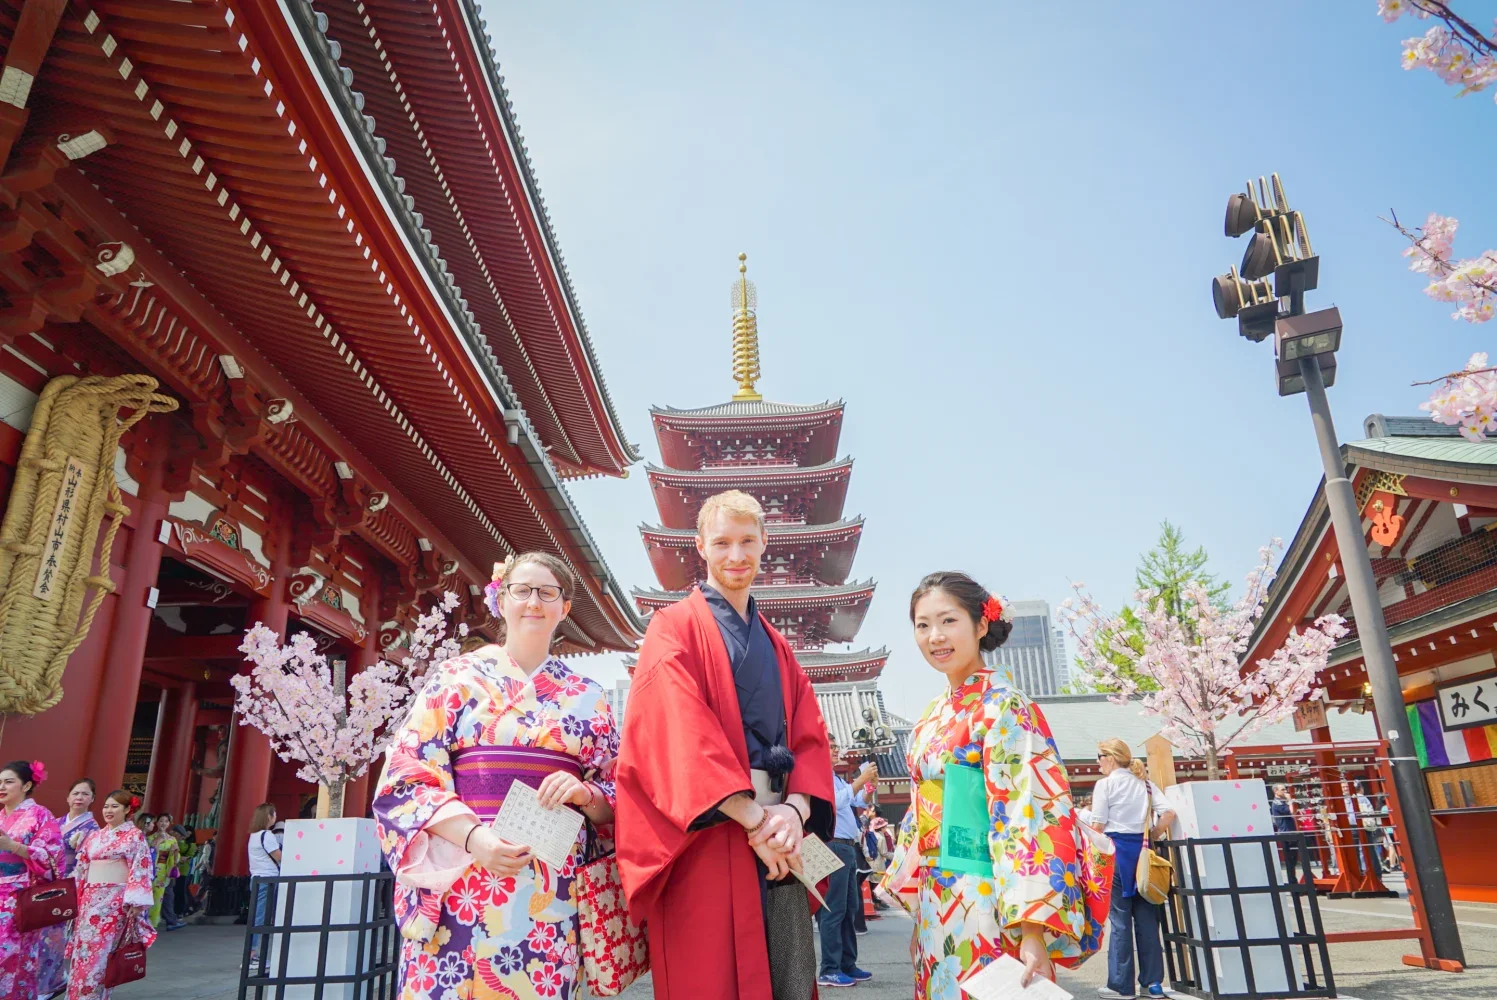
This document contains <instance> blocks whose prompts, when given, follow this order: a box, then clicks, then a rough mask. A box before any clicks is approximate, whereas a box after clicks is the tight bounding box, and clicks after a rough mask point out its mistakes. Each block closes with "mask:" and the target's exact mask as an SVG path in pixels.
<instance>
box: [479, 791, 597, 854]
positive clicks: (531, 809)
mask: <svg viewBox="0 0 1497 1000" xmlns="http://www.w3.org/2000/svg"><path fill="white" fill-rule="evenodd" d="M493 830H494V832H495V833H496V834H498V835H499V836H501V837H503V838H504V839H505V840H507V841H509V842H510V843H511V844H525V845H528V846H529V848H530V853H531V854H533V855H535V856H536V858H538V859H539V860H541V861H544V862H545V863H546V864H548V865H550V866H551V867H552V868H560V867H561V866H562V865H564V864H566V863H567V856H568V855H570V854H571V853H572V846H573V845H574V844H576V843H577V834H578V833H580V832H581V831H582V814H581V813H580V812H578V811H577V810H575V809H572V808H570V807H568V806H561V807H559V808H556V809H546V808H544V807H542V806H541V800H540V796H539V795H537V794H536V791H535V789H534V788H531V787H530V786H529V785H527V784H525V782H523V781H516V782H515V783H514V784H513V785H510V786H509V792H508V793H507V794H506V795H505V796H504V803H503V805H501V806H500V807H499V815H497V816H495V817H494V822H493Z"/></svg>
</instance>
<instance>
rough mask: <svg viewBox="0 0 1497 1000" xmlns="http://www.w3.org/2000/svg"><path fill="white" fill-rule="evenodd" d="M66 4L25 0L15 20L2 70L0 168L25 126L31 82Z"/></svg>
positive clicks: (43, 0) (2, 167)
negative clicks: (13, 31)
mask: <svg viewBox="0 0 1497 1000" xmlns="http://www.w3.org/2000/svg"><path fill="white" fill-rule="evenodd" d="M66 7H67V0H25V3H24V4H23V5H22V7H21V16H20V17H19V18H17V19H16V30H15V33H14V34H13V35H12V36H11V40H10V48H9V49H8V50H7V51H6V53H5V68H4V70H0V170H3V169H4V167H5V164H6V162H7V161H8V160H9V159H10V151H11V147H12V146H14V145H15V142H16V140H17V139H18V138H20V135H21V132H22V131H23V130H24V129H25V128H26V119H27V117H28V112H27V110H26V100H27V98H29V97H30V96H31V84H32V83H33V82H34V81H35V80H36V74H37V73H38V72H39V71H40V70H41V68H42V60H43V59H45V58H46V56H47V50H48V49H50V48H51V47H52V39H53V37H54V36H55V35H56V34H57V24H58V22H59V21H61V20H62V12H63V10H64V9H65V8H66Z"/></svg>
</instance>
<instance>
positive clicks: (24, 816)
mask: <svg viewBox="0 0 1497 1000" xmlns="http://www.w3.org/2000/svg"><path fill="white" fill-rule="evenodd" d="M46 777H47V771H46V768H44V767H42V763H41V761H32V762H30V763H27V762H26V761H24V760H13V761H11V762H10V763H9V764H6V765H5V766H4V767H0V997H5V998H7V1000H8V998H10V997H34V996H36V995H37V991H38V989H39V986H40V975H41V970H42V964H43V959H45V958H47V955H46V954H45V952H46V951H47V947H48V942H49V941H51V940H52V935H49V933H48V932H49V931H50V930H51V928H43V929H41V930H39V931H27V932H26V933H24V934H23V933H21V932H20V931H17V930H16V924H15V920H16V897H17V896H18V895H19V894H20V893H21V892H22V891H24V890H26V889H29V888H31V887H32V886H33V885H38V884H40V883H43V882H50V881H52V880H53V879H55V878H56V877H57V865H58V863H59V862H60V861H61V860H62V832H61V830H60V828H59V827H58V825H57V820H56V818H54V817H53V815H52V813H51V812H49V811H48V810H47V807H46V806H43V805H40V804H39V803H37V802H36V801H35V800H34V799H32V797H31V793H32V792H33V791H34V790H35V789H36V786H37V785H39V784H41V783H42V782H43V781H44V780H46Z"/></svg>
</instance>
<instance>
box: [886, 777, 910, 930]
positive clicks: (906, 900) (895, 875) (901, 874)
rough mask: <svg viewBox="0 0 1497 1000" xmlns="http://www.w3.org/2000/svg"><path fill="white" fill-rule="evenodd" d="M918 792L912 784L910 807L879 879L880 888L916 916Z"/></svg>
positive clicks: (900, 825) (901, 821)
mask: <svg viewBox="0 0 1497 1000" xmlns="http://www.w3.org/2000/svg"><path fill="white" fill-rule="evenodd" d="M918 794H919V792H918V791H917V790H916V788H915V783H914V782H913V781H911V782H910V807H909V808H908V809H906V810H905V813H904V819H902V820H900V822H899V835H898V836H897V837H896V838H895V839H894V847H893V848H892V850H891V851H890V853H889V863H888V864H887V865H886V866H885V867H884V874H883V875H882V876H881V877H880V878H879V888H880V889H882V890H883V891H884V892H886V893H888V894H889V895H890V896H893V897H894V899H895V900H896V901H898V903H899V905H900V906H903V907H904V908H905V910H906V911H907V912H908V913H909V914H910V915H911V916H916V915H918V913H919V909H920V880H919V878H918V877H917V875H918V869H919V865H920V845H919V844H918V843H916V839H917V838H916V835H915V826H916V824H915V799H916V796H917V795H918Z"/></svg>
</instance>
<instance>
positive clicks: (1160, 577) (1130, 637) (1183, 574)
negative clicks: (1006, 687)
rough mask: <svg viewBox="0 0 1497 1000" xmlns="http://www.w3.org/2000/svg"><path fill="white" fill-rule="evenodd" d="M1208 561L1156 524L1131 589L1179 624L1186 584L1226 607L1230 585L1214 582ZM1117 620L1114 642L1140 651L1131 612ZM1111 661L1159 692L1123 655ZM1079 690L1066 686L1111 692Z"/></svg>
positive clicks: (1176, 532) (1178, 534) (1139, 632)
mask: <svg viewBox="0 0 1497 1000" xmlns="http://www.w3.org/2000/svg"><path fill="white" fill-rule="evenodd" d="M1208 561H1209V557H1208V556H1207V555H1206V549H1205V548H1204V547H1203V546H1197V547H1196V548H1195V549H1194V550H1189V549H1187V548H1186V545H1185V535H1184V533H1183V532H1182V531H1181V530H1180V529H1179V528H1177V527H1175V526H1174V525H1173V524H1171V523H1170V522H1169V521H1163V522H1161V523H1160V525H1159V540H1158V541H1157V542H1155V543H1154V548H1152V549H1151V550H1149V551H1148V552H1145V553H1144V554H1143V555H1142V556H1140V557H1139V563H1138V570H1137V571H1136V572H1135V573H1134V576H1133V583H1134V587H1135V588H1136V589H1138V590H1147V591H1150V592H1151V593H1153V594H1154V598H1153V600H1152V601H1151V602H1150V604H1151V606H1153V607H1158V606H1159V605H1160V604H1163V605H1164V606H1165V609H1166V610H1167V611H1168V613H1169V614H1170V615H1171V616H1172V617H1174V618H1176V619H1178V620H1179V621H1182V622H1184V621H1187V620H1188V619H1187V617H1186V614H1185V604H1184V601H1183V600H1182V598H1181V596H1180V592H1181V590H1182V589H1183V588H1184V587H1185V585H1186V584H1187V583H1189V582H1190V581H1192V580H1195V581H1198V582H1199V583H1201V584H1202V585H1203V586H1204V587H1205V588H1206V591H1207V592H1208V593H1209V594H1210V595H1211V600H1212V603H1214V604H1217V605H1223V606H1224V605H1225V604H1226V600H1227V593H1228V591H1230V590H1231V584H1228V583H1224V582H1221V581H1218V580H1217V579H1216V574H1214V573H1210V572H1208V571H1207V569H1206V564H1207V562H1208ZM1119 619H1120V620H1121V621H1122V622H1123V624H1124V630H1123V634H1122V635H1121V636H1118V637H1117V638H1118V640H1119V641H1120V642H1123V643H1126V644H1127V645H1128V646H1130V647H1132V648H1133V650H1134V651H1135V652H1142V651H1143V642H1144V640H1143V628H1142V626H1141V625H1140V624H1139V621H1138V617H1137V616H1136V615H1135V614H1134V613H1133V609H1132V608H1131V607H1125V608H1123V610H1122V612H1121V613H1120V615H1119ZM1112 659H1113V662H1114V663H1115V664H1116V666H1117V668H1118V669H1119V671H1121V672H1122V673H1124V674H1126V675H1128V676H1129V677H1131V678H1132V680H1133V682H1134V683H1135V684H1137V685H1138V686H1139V689H1140V690H1143V691H1157V690H1159V685H1158V684H1156V683H1155V682H1154V681H1153V679H1151V678H1149V677H1145V676H1143V675H1142V674H1139V673H1138V672H1137V671H1136V670H1135V669H1134V667H1133V665H1132V664H1131V663H1129V662H1128V661H1127V660H1126V659H1125V658H1124V657H1123V656H1121V655H1118V656H1116V657H1114V658H1112ZM1076 662H1077V664H1078V666H1081V667H1082V670H1080V671H1077V674H1078V675H1079V676H1080V677H1085V676H1086V674H1085V672H1084V671H1085V668H1084V665H1083V664H1082V663H1081V660H1080V658H1078V659H1077V661H1076ZM1081 687H1082V685H1081V684H1078V683H1076V682H1073V683H1072V684H1070V685H1068V686H1067V688H1066V693H1067V694H1083V693H1087V692H1089V691H1092V690H1095V691H1096V692H1098V693H1101V694H1106V693H1109V692H1111V691H1113V690H1115V688H1113V687H1111V686H1109V685H1095V686H1091V687H1088V688H1087V691H1083V690H1082V689H1081Z"/></svg>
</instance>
